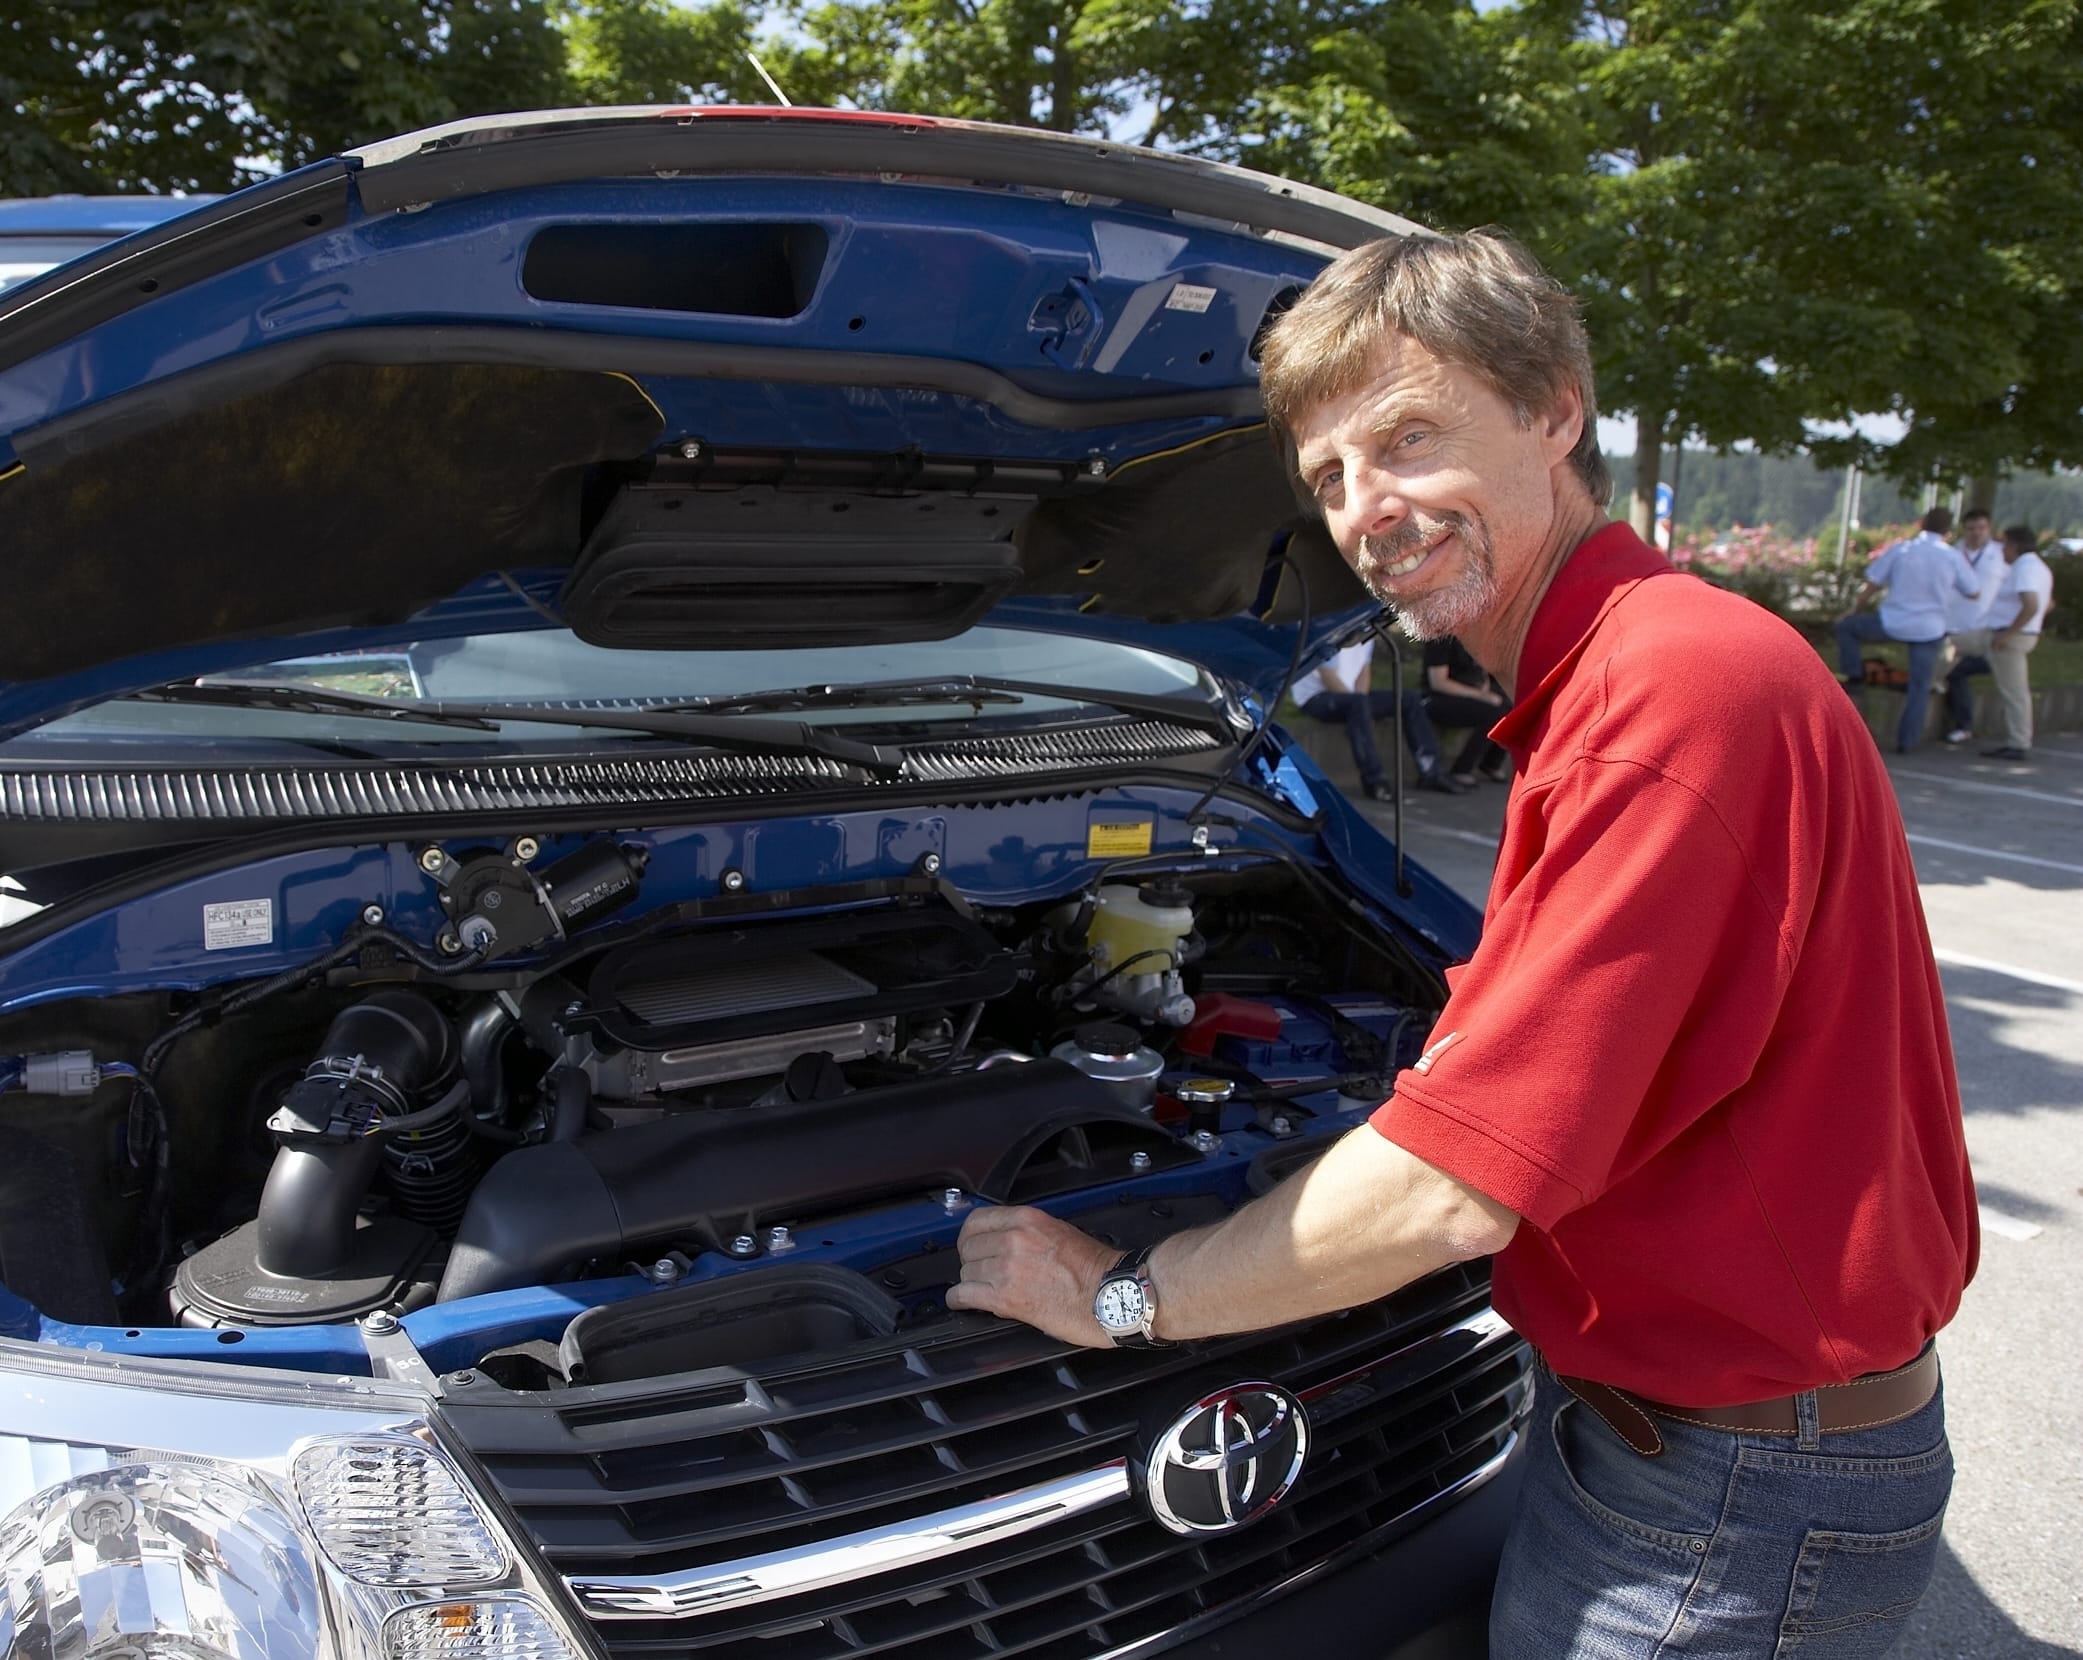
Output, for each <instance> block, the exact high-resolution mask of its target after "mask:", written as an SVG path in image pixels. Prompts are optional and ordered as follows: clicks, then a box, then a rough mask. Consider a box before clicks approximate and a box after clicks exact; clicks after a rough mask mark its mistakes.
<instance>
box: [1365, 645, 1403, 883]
mask: <svg viewBox="0 0 2083 1660" xmlns="http://www.w3.org/2000/svg"><path fill="white" fill-rule="evenodd" d="M1367 632H1368V633H1369V634H1372V635H1373V636H1374V637H1375V639H1377V640H1379V641H1380V642H1381V643H1382V644H1383V645H1385V646H1387V647H1388V648H1389V684H1390V685H1391V686H1393V687H1395V688H1396V711H1395V722H1396V754H1395V763H1396V770H1395V773H1394V775H1393V776H1394V779H1395V789H1396V799H1395V800H1394V801H1393V802H1392V803H1391V804H1390V806H1389V834H1390V835H1391V836H1392V837H1393V838H1394V839H1395V843H1396V894H1397V897H1398V898H1401V899H1408V898H1409V897H1410V895H1411V884H1410V878H1409V877H1408V876H1406V875H1405V874H1404V871H1403V643H1402V642H1401V641H1400V640H1398V639H1397V638H1396V630H1395V627H1394V625H1393V624H1392V623H1391V622H1390V620H1389V608H1388V607H1387V606H1386V605H1384V606H1383V607H1382V608H1381V610H1380V611H1379V612H1378V613H1377V614H1376V616H1375V618H1374V621H1373V622H1371V623H1369V624H1368V625H1367Z"/></svg>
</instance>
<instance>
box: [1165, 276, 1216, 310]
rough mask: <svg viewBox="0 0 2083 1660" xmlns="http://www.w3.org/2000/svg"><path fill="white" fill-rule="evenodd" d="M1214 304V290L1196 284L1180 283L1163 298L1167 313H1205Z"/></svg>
mask: <svg viewBox="0 0 2083 1660" xmlns="http://www.w3.org/2000/svg"><path fill="white" fill-rule="evenodd" d="M1214 303H1215V290H1214V289H1212V288H1203V287H1201V286H1200V284H1198V283H1191V282H1182V283H1179V284H1178V285H1176V286H1175V287H1174V288H1173V289H1172V291H1171V293H1169V294H1167V295H1166V296H1165V302H1164V308H1165V310H1167V311H1206V310H1207V309H1208V307H1209V306H1211V305H1213V304H1214Z"/></svg>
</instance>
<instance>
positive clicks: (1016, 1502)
mask: <svg viewBox="0 0 2083 1660" xmlns="http://www.w3.org/2000/svg"><path fill="white" fill-rule="evenodd" d="M1128 1494H1129V1479H1128V1463H1127V1460H1125V1459H1120V1458H1117V1459H1114V1460H1112V1461H1111V1462H1110V1463H1106V1464H1102V1465H1100V1466H1099V1467H1098V1468H1097V1469H1094V1470H1088V1471H1086V1472H1085V1473H1084V1474H1082V1475H1075V1476H1066V1477H1063V1478H1062V1479H1060V1480H1057V1481H1045V1482H1040V1483H1037V1484H1036V1485H1035V1486H1032V1487H1023V1488H1021V1489H1020V1491H1018V1492H1016V1493H1007V1494H1005V1495H1004V1496H1003V1497H1001V1498H995V1499H985V1500H983V1501H982V1502H981V1503H977V1504H965V1505H962V1506H960V1507H959V1508H957V1509H953V1510H942V1511H939V1512H937V1513H936V1514H934V1515H931V1516H921V1517H919V1518H918V1519H917V1520H915V1521H909V1522H896V1523H892V1524H891V1525H890V1526H888V1527H878V1528H869V1529H867V1530H865V1531H863V1532H860V1533H849V1534H847V1535H845V1536H844V1537H842V1538H838V1539H828V1540H826V1541H825V1542H824V1543H823V1544H820V1545H814V1546H810V1547H808V1548H806V1549H801V1550H779V1551H768V1552H766V1553H764V1554H763V1555H759V1556H743V1557H739V1558H738V1559H737V1560H736V1561H734V1562H718V1563H716V1564H715V1565H714V1566H711V1567H707V1568H695V1569H691V1570H689V1571H688V1572H686V1573H680V1574H672V1575H668V1576H665V1577H662V1578H652V1577H646V1576H641V1575H633V1574H612V1575H587V1576H581V1577H567V1578H566V1579H565V1581H564V1583H565V1584H566V1585H567V1586H568V1587H569V1588H570V1590H571V1594H572V1595H573V1596H574V1597H575V1598H577V1599H578V1604H579V1606H580V1607H581V1608H582V1609H584V1610H585V1612H586V1613H587V1614H588V1615H590V1616H591V1617H592V1618H594V1619H596V1620H644V1619H660V1618H664V1619H686V1618H688V1617H689V1616H690V1615H696V1614H707V1613H710V1612H712V1611H714V1610H716V1609H719V1608H742V1607H746V1606H748V1605H750V1604H752V1603H756V1602H770V1601H772V1600H773V1599H774V1598H776V1597H790V1596H795V1595H797V1594H798V1593H800V1592H804V1591H822V1590H825V1589H827V1588H829V1587H831V1586H834V1585H844V1584H846V1583H848V1582H849V1581H851V1580H856V1579H865V1578H867V1577H869V1576H870V1575H872V1574H881V1573H890V1572H893V1571H895V1570H896V1569H899V1568H912V1567H917V1566H919V1565H921V1564H923V1563H927V1562H934V1561H938V1560H939V1559H940V1558H941V1557H944V1556H953V1555H955V1554H956V1553H957V1552H959V1551H965V1550H974V1549H976V1548H977V1547H978V1546H980V1545H994V1544H998V1543H1000V1542H1002V1541H1004V1540H1007V1539H1016V1538H1018V1537H1019V1536H1020V1535H1021V1534H1023V1533H1032V1532H1033V1531H1034V1530H1035V1529H1036V1528H1043V1527H1048V1526H1050V1525H1051V1524H1052V1523H1055V1522H1061V1521H1067V1520H1068V1519H1069V1518H1071V1517H1073V1516H1080V1515H1083V1514H1084V1513H1085V1512H1086V1511H1088V1510H1097V1509H1099V1508H1100V1507H1101V1506H1102V1505H1108V1504H1112V1503H1114V1502H1115V1501H1116V1500H1118V1499H1124V1498H1126V1497H1128Z"/></svg>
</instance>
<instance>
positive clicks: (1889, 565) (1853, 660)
mask: <svg viewBox="0 0 2083 1660" xmlns="http://www.w3.org/2000/svg"><path fill="white" fill-rule="evenodd" d="M1952 528H1953V514H1952V510H1951V509H1950V508H1945V507H1934V508H1933V509H1932V510H1931V511H1930V512H1929V513H1926V514H1925V515H1924V517H1923V520H1922V526H1921V529H1920V530H1919V531H1918V533H1917V534H1916V535H1914V536H1912V537H1910V538H1909V539H1908V540H1906V541H1901V542H1896V543H1894V544H1892V545H1891V546H1889V547H1887V548H1885V549H1883V550H1882V551H1881V552H1880V553H1879V554H1878V555H1877V556H1876V557H1875V558H1874V560H1873V561H1872V563H1871V564H1869V565H1868V566H1867V567H1866V580H1865V582H1864V583H1862V584H1861V585H1860V588H1859V597H1858V599H1857V600H1855V601H1854V602H1853V604H1852V608H1851V610H1849V611H1847V612H1845V614H1844V615H1843V616H1841V617H1839V618H1838V619H1837V666H1838V669H1839V672H1840V673H1841V674H1842V675H1843V677H1844V688H1845V690H1846V691H1848V692H1850V693H1851V694H1852V696H1853V697H1854V698H1856V697H1857V696H1858V695H1859V693H1860V691H1862V690H1863V689H1864V687H1865V685H1866V675H1865V662H1864V659H1863V655H1862V653H1861V650H1860V648H1861V646H1864V645H1869V644H1871V643H1873V642H1875V641H1877V640H1898V641H1900V642H1901V643H1902V644H1904V645H1906V646H1908V647H1909V689H1908V693H1907V695H1906V696H1905V697H1904V698H1903V702H1902V720H1901V722H1900V724H1898V725H1897V726H1896V728H1895V753H1896V754H1898V755H1907V754H1908V753H1909V752H1910V751H1911V750H1913V749H1915V748H1916V747H1917V741H1918V739H1920V738H1922V737H1923V736H1924V725H1925V722H1927V721H1928V720H1929V719H1930V718H1931V681H1932V678H1933V677H1934V676H1935V675H1936V674H1937V673H1938V656H1939V653H1940V651H1942V650H1943V649H1944V647H1945V643H1946V596H1947V595H1948V594H1949V593H1955V594H1971V595H1978V594H1980V592H1981V589H1980V587H1979V586H1978V585H1977V583H1976V580H1975V573H1974V571H1973V569H1972V567H1970V566H1969V565H1968V563H1967V561H1966V560H1965V559H1962V558H1961V557H1960V550H1959V549H1958V548H1956V547H1954V546H1953V544H1952V543H1951V542H1948V541H1947V540H1946V532H1947V531H1949V530H1951V529H1952ZM1883 591H1885V592H1884V593H1883ZM1876 595H1883V597H1882V598H1881V603H1880V609H1879V611H1878V613H1876V612H1872V611H1866V610H1862V609H1861V607H1862V606H1864V605H1865V604H1866V603H1867V601H1869V600H1871V599H1872V598H1874V596H1876Z"/></svg>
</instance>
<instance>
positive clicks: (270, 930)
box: [203, 899, 275, 951]
mask: <svg viewBox="0 0 2083 1660" xmlns="http://www.w3.org/2000/svg"><path fill="white" fill-rule="evenodd" d="M274 943H275V902H274V900H272V899H234V900H232V901H230V902H229V903H227V904H223V905H205V906H204V907H203V949H204V950H205V951H231V950H235V949H236V948H238V947H239V946H242V945H273V944H274Z"/></svg>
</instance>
